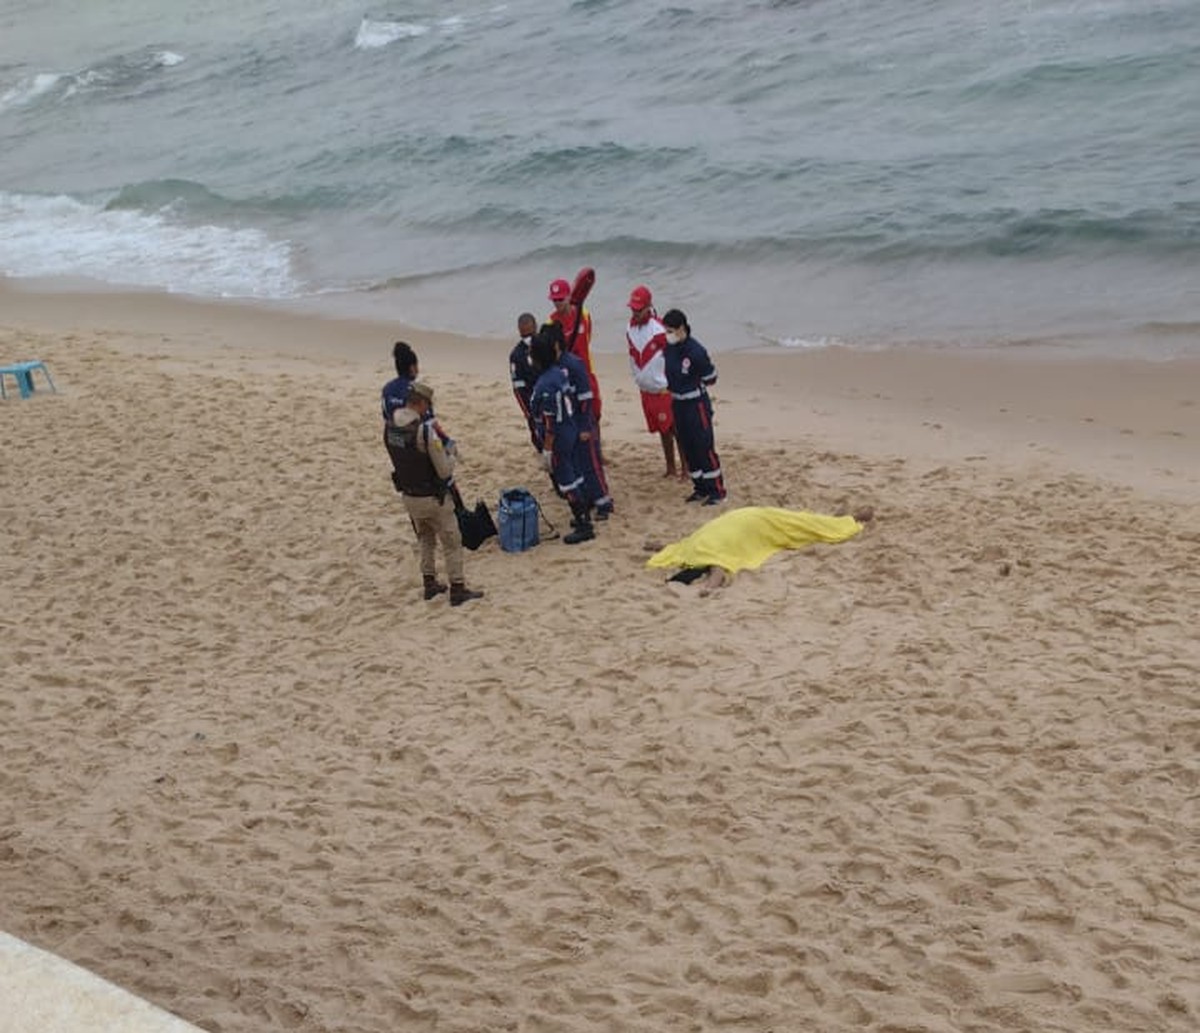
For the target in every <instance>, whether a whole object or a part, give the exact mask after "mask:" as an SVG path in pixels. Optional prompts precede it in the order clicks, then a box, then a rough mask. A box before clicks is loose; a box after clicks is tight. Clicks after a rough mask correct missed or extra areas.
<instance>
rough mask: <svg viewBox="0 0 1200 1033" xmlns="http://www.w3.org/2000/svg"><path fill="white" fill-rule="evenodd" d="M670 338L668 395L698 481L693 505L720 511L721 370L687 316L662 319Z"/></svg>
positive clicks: (691, 471)
mask: <svg viewBox="0 0 1200 1033" xmlns="http://www.w3.org/2000/svg"><path fill="white" fill-rule="evenodd" d="M662 323H663V326H664V327H665V328H666V332H667V349H666V353H665V354H666V374H667V390H668V391H670V392H671V411H672V413H673V415H674V417H675V436H676V437H677V438H678V439H679V447H680V448H681V449H682V450H683V458H684V460H685V461H686V463H687V471H688V473H689V474H690V475H691V478H692V493H691V495H689V496H688V497H687V501H688V502H700V503H702V504H703V505H705V506H715V505H717V503H719V502H720V501H721V500H722V499H723V498H725V479H724V477H723V476H722V475H721V460H720V459H719V458H718V457H717V450H716V447H715V446H714V444H713V422H712V399H711V398H709V396H708V389H709V387H710V386H711V385H712V384H715V383H716V382H717V370H716V368H715V367H714V366H713V364H712V360H711V359H709V357H708V352H707V351H705V349H704V345H702V344H701V343H700V342H699V341H697V340H696V338H694V337H693V336H692V328H691V327H690V326H689V325H688V321H687V316H685V315H684V314H683V313H682V312H680V311H679V309H677V308H673V309H671V311H670V312H668V313H667V314H666V315H664V316H663V317H662Z"/></svg>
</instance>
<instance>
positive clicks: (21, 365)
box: [0, 359, 58, 398]
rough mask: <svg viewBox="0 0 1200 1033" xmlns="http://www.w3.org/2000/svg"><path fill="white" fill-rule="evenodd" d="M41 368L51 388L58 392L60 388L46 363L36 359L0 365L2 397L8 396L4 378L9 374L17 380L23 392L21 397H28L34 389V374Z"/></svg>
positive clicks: (0, 395) (0, 390) (0, 394)
mask: <svg viewBox="0 0 1200 1033" xmlns="http://www.w3.org/2000/svg"><path fill="white" fill-rule="evenodd" d="M39 369H40V370H41V371H42V373H43V374H44V375H45V377H46V383H47V384H49V385H50V390H51V391H53V392H54V393H55V394H58V388H57V387H55V386H54V380H53V378H52V377H51V376H50V371H49V370H48V369H46V364H45V363H44V362H42V361H41V360H39V359H35V360H33V361H32V362H14V363H13V364H12V365H10V366H0V398H7V397H8V392H7V391H6V390H5V389H4V378H5V377H6V376H9V375H11V376H12V377H13V379H14V380H16V382H17V390H19V391H20V392H21V397H22V398H28V397H29V396H30V395H31V394H33V391H34V386H33V374H34V372H35V371H36V370H39Z"/></svg>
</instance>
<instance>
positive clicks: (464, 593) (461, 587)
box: [450, 581, 483, 606]
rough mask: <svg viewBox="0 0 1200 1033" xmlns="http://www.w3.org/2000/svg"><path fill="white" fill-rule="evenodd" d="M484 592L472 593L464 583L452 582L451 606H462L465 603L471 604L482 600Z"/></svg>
mask: <svg viewBox="0 0 1200 1033" xmlns="http://www.w3.org/2000/svg"><path fill="white" fill-rule="evenodd" d="M482 598H483V593H482V592H472V591H471V590H470V589H469V588H468V587H467V586H466V585H465V584H464V583H463V582H461V581H451V582H450V605H451V606H462V604H463V603H469V602H470V601H471V600H472V599H482Z"/></svg>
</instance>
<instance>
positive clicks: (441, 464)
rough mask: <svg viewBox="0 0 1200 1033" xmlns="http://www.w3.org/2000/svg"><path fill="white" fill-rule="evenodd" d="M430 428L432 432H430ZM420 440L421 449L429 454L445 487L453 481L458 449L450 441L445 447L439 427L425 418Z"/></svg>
mask: <svg viewBox="0 0 1200 1033" xmlns="http://www.w3.org/2000/svg"><path fill="white" fill-rule="evenodd" d="M431 428H432V430H433V433H432V434H431V433H430V429H431ZM421 441H422V442H423V443H424V445H425V447H424V449H423V451H424V452H425V454H426V455H427V456H429V461H430V462H431V463H433V468H434V470H435V471H437V475H438V477H440V478H441V479H442V481H443V483H445V485H446V486H447V487H449V486H450V485H451V484H453V483H454V467H455V465H456V464H457V452H458V449H457V447H455V445H454V443H453V442H451V443H450V446H449V447H447V445H446V444H445V442H444V441H443V440H442V435H441V429H440V428H439V427H438V426H437V424H436V423H434V421H433V420H426V421H425V422H424V423H423V424H422V425H421Z"/></svg>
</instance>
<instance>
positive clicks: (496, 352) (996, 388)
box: [0, 280, 1200, 502]
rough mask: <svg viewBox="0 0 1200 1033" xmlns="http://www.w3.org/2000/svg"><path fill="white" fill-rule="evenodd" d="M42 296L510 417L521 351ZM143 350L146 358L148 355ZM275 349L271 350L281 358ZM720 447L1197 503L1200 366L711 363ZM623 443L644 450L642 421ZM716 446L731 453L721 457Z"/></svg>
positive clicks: (154, 295)
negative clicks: (1111, 487) (397, 383)
mask: <svg viewBox="0 0 1200 1033" xmlns="http://www.w3.org/2000/svg"><path fill="white" fill-rule="evenodd" d="M60 287H61V284H56V283H49V282H44V283H42V284H40V285H39V286H37V287H36V288H35V289H29V288H27V287H22V286H14V285H13V282H12V281H4V280H0V311H2V312H3V317H2V318H0V326H11V327H14V328H17V329H22V330H33V331H42V332H52V333H57V334H85V333H89V332H92V331H95V330H102V331H104V332H105V333H106V335H108V336H109V337H111V338H112V339H113V340H114V341H115V343H116V344H117V346H119V347H134V348H143V349H144V348H147V347H150V345H151V343H153V350H154V351H155V352H160V351H163V350H166V351H168V352H171V351H178V352H179V353H180V354H192V355H194V354H196V353H198V352H200V353H207V352H212V353H213V354H218V355H219V354H228V353H230V352H231V351H232V352H237V351H239V350H244V351H245V353H246V355H247V356H252V357H253V358H254V359H255V360H256V362H257V364H258V365H259V366H260V367H265V365H269V364H270V363H273V362H285V363H286V362H287V361H288V360H289V359H292V358H299V359H305V360H308V361H312V362H317V363H322V364H325V365H329V364H337V365H339V366H341V367H343V369H344V371H345V372H346V374H347V375H349V376H354V377H355V380H356V382H357V383H358V384H359V385H360V388H359V389H360V390H364V391H367V392H368V393H370V391H371V390H373V388H369V387H367V386H366V385H365V384H364V383H363V378H366V377H368V376H369V374H370V371H374V377H375V379H378V380H379V383H382V382H383V380H385V379H387V378H388V377H390V376H391V373H390V365H391V362H390V347H391V343H392V341H394V340H397V339H401V338H403V339H405V340H408V341H410V342H411V343H412V344H413V345H414V347H415V348H416V349H417V351H418V354H419V355H420V356H421V357H422V360H423V363H422V372H423V375H424V376H425V377H427V378H431V379H436V377H437V375H438V373H439V372H449V373H454V374H456V375H460V374H461V375H467V376H482V377H483V378H485V379H486V380H489V381H491V380H493V379H496V383H495V385H494V387H495V394H496V403H497V407H498V412H499V413H500V414H501V415H502V416H503V418H505V419H506V420H508V419H511V418H512V417H513V416H514V415H515V410H514V412H512V413H510V412H508V411H507V407H509V406H511V404H512V401H511V397H510V396H509V394H508V391H507V385H506V383H505V382H504V381H503V379H502V378H503V377H504V375H505V373H506V363H507V353H508V349H509V348H510V347H511V344H512V341H510V340H507V339H495V338H491V339H489V338H471V337H466V336H463V335H460V334H453V333H447V332H439V331H426V330H420V329H416V328H412V327H406V326H404V325H402V324H400V323H397V322H392V321H387V320H382V319H378V320H368V319H349V318H344V317H339V316H328V315H324V316H321V315H314V314H312V313H305V312H297V311H292V310H290V309H289V308H288V307H287V306H278V305H275V304H274V303H262V302H257V301H250V302H243V301H226V300H220V299H207V298H192V297H184V296H179V295H173V294H167V293H162V292H126V291H110V290H97V291H91V290H69V291H64V290H61V289H59V288H60ZM135 342H136V343H135ZM268 342H269V343H268ZM713 354H714V358H715V360H716V362H717V366H718V371H719V373H720V381H719V384H718V387H717V390H716V392H715V393H714V394H715V397H716V399H717V406H718V408H717V419H718V422H719V424H720V425H721V431H720V432H719V433H720V434H721V435H724V434H733V435H735V436H739V437H745V438H747V440H748V441H749V442H753V441H754V440H756V439H761V440H764V441H767V442H770V443H771V444H776V443H777V442H779V441H788V442H796V443H799V444H801V445H802V446H804V447H805V448H808V449H812V448H815V449H818V450H822V449H841V450H846V451H867V452H870V453H871V454H877V455H891V456H910V457H914V458H915V457H921V458H925V459H929V460H961V459H963V458H966V457H968V456H974V457H976V461H978V458H979V457H982V456H988V457H990V458H993V459H996V460H997V461H999V462H1001V463H1004V464H1007V465H1011V466H1015V467H1018V468H1019V467H1024V466H1028V465H1031V464H1032V465H1034V466H1036V465H1038V464H1044V465H1047V466H1050V467H1054V468H1058V469H1071V470H1078V471H1079V472H1083V473H1086V474H1088V475H1089V476H1094V477H1098V478H1101V479H1106V480H1110V481H1112V482H1114V483H1116V484H1121V485H1127V486H1130V487H1134V488H1136V489H1137V490H1142V491H1150V492H1153V493H1155V494H1160V495H1164V496H1166V497H1171V498H1175V499H1177V500H1179V501H1189V502H1190V501H1196V500H1197V499H1200V462H1197V461H1196V455H1197V450H1198V449H1200V358H1176V359H1170V360H1158V359H1153V360H1139V359H1119V358H1107V357H1081V356H1075V357H1069V358H1067V357H1062V356H1048V355H1045V354H1040V353H1031V352H1027V351H1019V350H1015V349H991V350H985V349H971V350H955V349H951V348H946V347H917V346H912V347H907V346H906V347H897V348H895V349H878V350H865V349H864V350H859V349H852V348H843V347H837V346H833V347H828V348H821V349H814V350H796V351H786V350H782V349H776V350H770V351H768V350H734V351H728V352H714V353H713ZM593 358H594V361H595V363H596V367H597V372H598V374H599V376H600V381H601V389H602V392H604V393H605V395H606V396H607V395H608V394H609V393H610V392H612V393H614V397H622V398H624V399H625V401H626V402H630V401H633V402H636V399H635V398H634V395H633V390H632V382H631V380H630V377H629V374H628V368H627V364H626V360H625V356H624V355H623V354H617V353H614V352H604V351H599V350H595V351H594V352H593ZM626 407H627V408H630V413H629V414H628V415H627V416H623V417H622V421H621V424H620V426H619V427H618V429H617V433H620V434H623V435H629V436H631V437H633V438H636V437H638V436H639V434H638V427H639V423H638V414H637V413H636V412H633V411H632V408H631V407H630V406H626ZM718 444H719V441H718Z"/></svg>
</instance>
